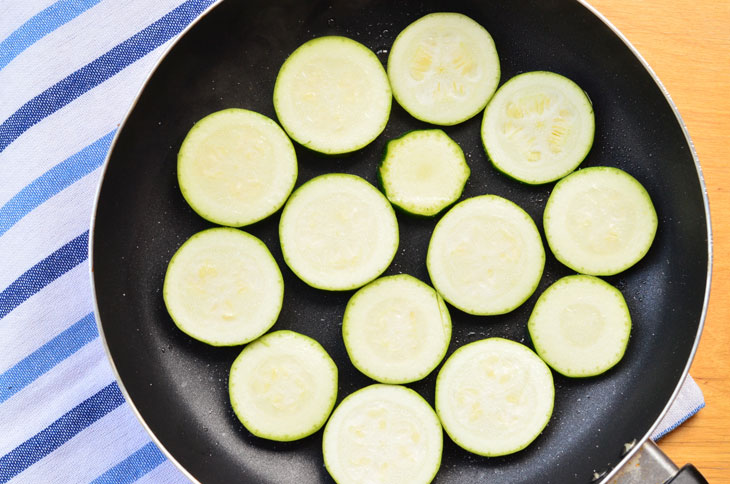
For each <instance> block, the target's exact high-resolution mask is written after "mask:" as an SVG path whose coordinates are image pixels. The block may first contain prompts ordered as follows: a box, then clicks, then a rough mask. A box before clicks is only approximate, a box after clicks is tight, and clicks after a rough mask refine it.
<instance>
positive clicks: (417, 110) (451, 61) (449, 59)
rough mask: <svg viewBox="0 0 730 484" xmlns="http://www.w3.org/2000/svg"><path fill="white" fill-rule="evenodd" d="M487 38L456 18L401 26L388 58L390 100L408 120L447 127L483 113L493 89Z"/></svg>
mask: <svg viewBox="0 0 730 484" xmlns="http://www.w3.org/2000/svg"><path fill="white" fill-rule="evenodd" d="M499 76H500V67H499V56H498V55H497V49H496V48H495V46H494V41H493V40H492V37H491V36H490V35H489V33H488V32H487V31H486V30H485V29H484V27H482V26H481V25H479V24H478V23H477V22H475V21H474V20H472V19H471V18H469V17H467V16H466V15H462V14H460V13H444V12H441V13H432V14H429V15H426V16H425V17H421V18H420V19H418V20H416V21H415V22H413V23H412V24H410V25H409V26H408V27H406V28H405V29H404V30H403V31H402V32H401V33H400V34H398V37H397V38H396V39H395V42H393V47H392V49H391V51H390V54H389V56H388V78H389V79H390V85H391V86H392V88H393V96H395V99H396V100H397V101H398V103H399V104H400V105H401V106H403V109H405V110H406V111H408V112H409V113H410V114H411V116H413V117H414V118H416V119H420V120H421V121H426V122H427V123H433V124H438V125H442V126H449V125H454V124H458V123H461V122H462V121H466V120H467V119H469V118H472V117H474V116H475V115H476V114H477V113H478V112H479V111H481V110H482V109H484V106H486V105H487V101H489V98H491V97H492V94H494V91H495V90H496V89H497V85H498V84H499Z"/></svg>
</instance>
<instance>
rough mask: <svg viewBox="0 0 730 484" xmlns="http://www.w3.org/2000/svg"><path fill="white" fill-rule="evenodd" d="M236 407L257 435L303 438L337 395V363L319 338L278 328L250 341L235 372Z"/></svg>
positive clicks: (232, 388) (321, 419) (233, 402)
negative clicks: (320, 342)
mask: <svg viewBox="0 0 730 484" xmlns="http://www.w3.org/2000/svg"><path fill="white" fill-rule="evenodd" d="M228 388H229V396H230V399H231V406H232V407H233V410H234V412H235V413H236V416H237V417H238V418H239V420H240V421H241V423H242V424H243V425H244V426H245V427H246V429H248V430H249V431H250V432H251V433H252V434H254V435H256V436H258V437H261V438H264V439H269V440H277V441H291V440H297V439H301V438H303V437H306V436H308V435H311V434H313V433H314V432H316V431H317V430H319V429H320V428H321V427H322V426H323V425H324V423H325V421H326V420H327V417H329V415H330V413H331V412H332V408H333V407H334V405H335V400H336V399H337V366H336V365H335V362H334V361H332V358H330V356H329V355H328V354H327V352H326V351H325V350H324V348H322V346H321V345H320V344H319V343H317V342H316V341H315V340H313V339H312V338H310V337H308V336H304V335H303V334H299V333H295V332H293V331H275V332H273V333H269V334H267V335H265V336H263V337H261V338H259V339H257V340H256V341H254V342H252V343H250V344H249V345H248V346H246V347H245V348H244V349H243V351H242V352H241V354H240V355H239V356H238V358H236V360H235V361H234V362H233V366H232V367H231V373H230V377H229V385H228Z"/></svg>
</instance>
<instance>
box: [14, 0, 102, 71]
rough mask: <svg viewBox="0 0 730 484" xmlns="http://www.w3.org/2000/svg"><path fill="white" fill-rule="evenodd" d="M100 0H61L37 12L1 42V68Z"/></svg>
mask: <svg viewBox="0 0 730 484" xmlns="http://www.w3.org/2000/svg"><path fill="white" fill-rule="evenodd" d="M99 1H100V0H59V1H58V2H56V3H54V4H53V5H51V6H50V7H48V8H46V9H45V10H43V11H41V12H39V13H37V14H36V15H35V16H33V17H32V18H31V19H30V20H28V21H27V22H26V23H24V24H23V25H21V26H20V27H18V28H17V29H16V30H15V32H13V33H12V34H10V35H9V36H8V37H7V38H6V39H5V40H3V41H2V42H0V69H2V68H3V67H5V66H6V65H8V63H10V61H11V60H13V59H15V58H16V57H17V56H18V55H19V54H20V53H21V52H23V51H24V50H25V49H27V48H28V47H30V46H31V45H33V44H35V43H36V42H38V41H39V40H40V39H42V38H43V37H45V36H46V35H48V34H49V33H51V32H53V31H54V30H56V29H57V28H58V27H60V26H61V25H63V24H65V23H66V22H69V21H70V20H73V19H75V18H76V17H78V16H79V15H81V14H82V13H83V12H85V11H86V10H88V9H89V8H91V7H93V6H94V5H96V4H97V3H99Z"/></svg>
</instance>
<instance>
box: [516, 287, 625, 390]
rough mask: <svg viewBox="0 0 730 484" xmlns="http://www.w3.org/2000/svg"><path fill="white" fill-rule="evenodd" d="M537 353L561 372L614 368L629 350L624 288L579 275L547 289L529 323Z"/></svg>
mask: <svg viewBox="0 0 730 484" xmlns="http://www.w3.org/2000/svg"><path fill="white" fill-rule="evenodd" d="M527 329H528V330H529V332H530V338H531V339H532V344H533V345H534V346H535V350H536V351H537V354H538V355H540V358H542V359H543V361H545V363H547V364H548V365H550V367H551V368H552V369H553V370H555V371H557V372H558V373H560V374H562V375H565V376H568V377H587V376H595V375H600V374H601V373H604V372H605V371H607V370H608V369H610V368H612V367H613V366H615V365H616V364H617V363H618V362H619V361H621V358H623V356H624V353H625V352H626V346H627V345H628V343H629V334H630V333H631V315H630V314H629V308H628V307H627V306H626V300H625V299H624V296H623V295H622V294H621V291H619V290H618V289H616V288H615V287H613V286H612V285H610V284H609V283H607V282H605V281H603V280H601V279H599V278H597V277H593V276H584V275H575V276H567V277H563V278H562V279H559V280H558V281H556V282H555V283H553V284H552V285H551V286H550V287H548V288H547V289H546V290H545V292H543V293H542V294H541V295H540V298H539V299H538V300H537V303H536V304H535V308H534V309H533V310H532V315H531V316H530V320H529V321H528V323H527Z"/></svg>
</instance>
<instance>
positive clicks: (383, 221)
mask: <svg viewBox="0 0 730 484" xmlns="http://www.w3.org/2000/svg"><path fill="white" fill-rule="evenodd" d="M279 240H280V242H281V250H282V252H283V254H284V261H285V262H286V264H287V265H288V266H289V267H290V268H291V270H292V271H293V272H294V273H295V274H296V275H297V276H298V277H299V278H300V279H301V280H303V281H304V282H306V283H307V284H309V285H310V286H312V287H316V288H318V289H326V290H330V291H345V290H350V289H357V288H358V287H360V286H362V285H364V284H367V283H368V282H370V281H372V280H373V279H375V278H376V277H378V276H379V275H380V274H382V273H383V271H385V269H387V268H388V266H389V265H390V263H391V261H392V260H393V257H395V253H396V251H397V250H398V221H397V220H396V217H395V212H394V211H393V207H392V206H391V205H390V203H389V202H388V200H387V199H386V198H385V196H383V194H382V193H380V192H379V191H378V189H377V188H375V187H374V186H372V185H371V184H370V183H368V182H367V181H365V180H364V179H362V178H360V177H358V176H355V175H347V174H343V173H333V174H328V175H321V176H318V177H316V178H313V179H311V180H309V181H308V182H307V183H305V184H304V185H302V186H301V187H299V188H298V189H297V190H295V192H294V193H293V194H292V196H291V198H290V199H289V202H287V204H286V206H285V207H284V211H283V212H282V214H281V221H280V223H279Z"/></svg>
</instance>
